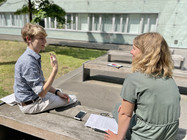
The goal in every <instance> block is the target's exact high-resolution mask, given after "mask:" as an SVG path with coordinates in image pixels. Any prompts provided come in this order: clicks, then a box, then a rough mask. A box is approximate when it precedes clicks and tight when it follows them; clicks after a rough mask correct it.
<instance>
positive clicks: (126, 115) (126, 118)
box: [105, 99, 134, 140]
mask: <svg viewBox="0 0 187 140" xmlns="http://www.w3.org/2000/svg"><path fill="white" fill-rule="evenodd" d="M133 110H134V104H133V103H130V102H128V101H126V100H124V99H123V101H122V104H121V108H120V109H119V114H118V134H117V135H116V134H114V133H113V132H112V131H110V130H108V131H106V132H107V133H108V134H106V135H105V139H106V140H123V139H124V137H125V136H126V133H127V130H128V128H129V125H130V121H131V118H132V114H133Z"/></svg>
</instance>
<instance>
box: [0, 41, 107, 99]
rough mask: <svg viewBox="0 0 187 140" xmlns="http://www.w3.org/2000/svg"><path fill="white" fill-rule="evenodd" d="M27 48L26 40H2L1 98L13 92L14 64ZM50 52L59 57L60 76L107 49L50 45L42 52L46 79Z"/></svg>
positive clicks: (102, 53)
mask: <svg viewBox="0 0 187 140" xmlns="http://www.w3.org/2000/svg"><path fill="white" fill-rule="evenodd" d="M25 49H26V44H25V43H24V42H17V41H2V40H0V98H1V97H4V96H6V95H8V94H11V93H13V84H14V65H15V63H16V61H17V59H18V58H19V56H20V55H21V54H22V53H23V52H24V51H25ZM50 53H53V54H55V55H56V56H57V59H58V64H59V70H58V74H57V76H56V78H58V77H60V76H62V75H64V74H66V73H68V72H70V71H73V70H75V69H76V68H78V67H80V66H81V65H82V64H83V63H84V62H86V61H88V60H93V59H95V58H97V57H99V56H102V55H104V54H106V51H102V50H94V49H84V48H72V47H64V46H53V45H48V46H47V47H46V50H45V51H43V52H41V53H40V54H41V56H42V59H41V61H42V70H43V73H44V77H45V79H46V80H47V78H48V77H49V75H50V72H51V70H52V68H51V64H50V55H49V54H50Z"/></svg>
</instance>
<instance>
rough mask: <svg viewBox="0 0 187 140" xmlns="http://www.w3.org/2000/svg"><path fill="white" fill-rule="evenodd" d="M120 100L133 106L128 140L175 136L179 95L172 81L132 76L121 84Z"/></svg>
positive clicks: (138, 75) (142, 75) (178, 112)
mask: <svg viewBox="0 0 187 140" xmlns="http://www.w3.org/2000/svg"><path fill="white" fill-rule="evenodd" d="M121 96H122V98H124V99H126V100H127V101H129V102H135V104H136V107H135V113H136V125H135V126H133V127H132V130H133V133H132V138H133V137H135V138H136V139H137V138H141V139H142V138H143V137H145V139H148V138H150V139H160V138H158V136H159V137H160V136H161V137H162V134H161V133H164V136H166V137H167V136H171V134H170V133H171V132H172V134H173V135H176V132H173V131H176V130H177V129H176V128H178V119H179V116H180V94H179V90H178V87H177V85H176V84H175V82H174V80H173V79H172V78H154V77H150V76H148V75H145V74H143V73H140V72H135V73H133V74H132V75H130V76H129V77H128V78H127V79H126V80H125V82H124V86H123V89H122V93H121ZM167 133H168V135H167ZM156 137H157V138H156ZM164 139H167V138H164ZM160 140H161V139H160Z"/></svg>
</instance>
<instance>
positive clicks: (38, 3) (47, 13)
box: [15, 0, 66, 24]
mask: <svg viewBox="0 0 187 140" xmlns="http://www.w3.org/2000/svg"><path fill="white" fill-rule="evenodd" d="M27 13H29V20H30V22H33V23H39V22H41V21H42V20H43V19H44V18H46V17H51V18H55V17H56V19H57V22H59V23H61V24H64V23H65V14H66V12H65V11H64V10H63V9H62V8H61V7H60V6H58V5H56V4H54V2H53V1H49V0H35V1H31V0H28V3H27V4H25V5H23V7H22V8H21V9H18V10H17V11H16V12H15V14H18V15H19V14H27ZM32 14H33V15H34V18H32Z"/></svg>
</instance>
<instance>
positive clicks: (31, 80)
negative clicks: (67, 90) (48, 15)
mask: <svg viewBox="0 0 187 140" xmlns="http://www.w3.org/2000/svg"><path fill="white" fill-rule="evenodd" d="M21 34H22V38H23V40H24V41H25V42H26V43H27V45H28V46H27V49H26V51H25V52H24V53H23V54H22V55H21V56H20V58H19V59H18V60H17V62H16V64H15V82H14V93H15V98H16V101H17V102H18V105H19V108H20V110H21V111H22V112H23V113H28V114H33V113H39V112H43V111H46V110H49V109H53V108H56V107H60V106H64V105H67V104H68V103H69V102H70V98H69V96H68V95H67V94H63V93H62V92H61V90H58V89H55V88H53V87H52V83H53V81H54V79H55V76H56V74H57V72H58V62H57V59H56V56H55V55H53V54H50V61H51V66H52V72H51V74H50V76H49V78H48V80H47V81H45V79H44V77H43V72H42V69H41V56H40V54H39V53H40V51H41V50H45V44H46V36H47V34H46V31H45V30H44V29H43V27H41V26H40V25H35V24H30V23H28V24H26V25H25V26H24V27H23V28H22V30H21Z"/></svg>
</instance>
